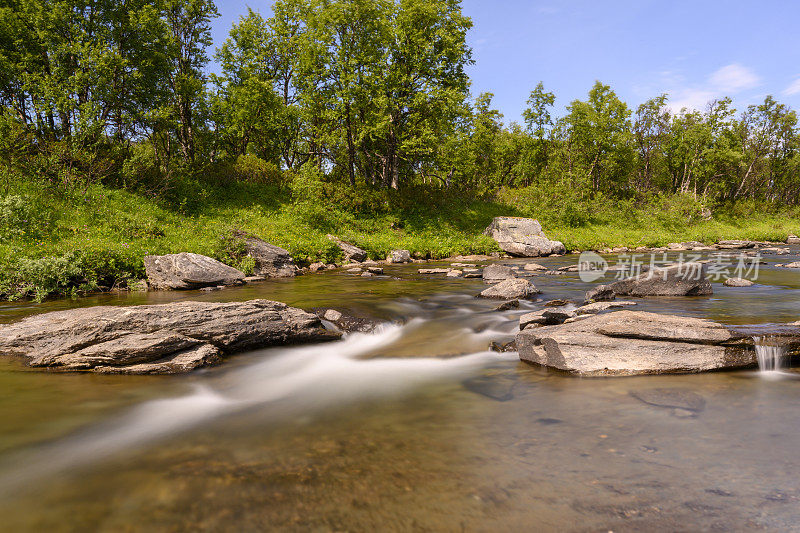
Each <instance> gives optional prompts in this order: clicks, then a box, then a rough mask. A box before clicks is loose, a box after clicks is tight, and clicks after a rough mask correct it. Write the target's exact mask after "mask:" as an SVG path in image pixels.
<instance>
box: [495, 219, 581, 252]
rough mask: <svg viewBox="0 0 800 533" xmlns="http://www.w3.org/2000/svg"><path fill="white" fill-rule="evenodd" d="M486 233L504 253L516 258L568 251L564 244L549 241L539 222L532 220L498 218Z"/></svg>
mask: <svg viewBox="0 0 800 533" xmlns="http://www.w3.org/2000/svg"><path fill="white" fill-rule="evenodd" d="M484 233H485V234H486V235H488V236H490V237H491V238H493V239H494V240H495V241H496V242H497V244H498V245H499V246H500V248H501V249H502V250H503V251H504V252H506V253H509V254H511V255H515V256H520V257H541V256H546V255H552V254H564V253H566V251H567V250H566V248H565V247H564V244H563V243H561V242H559V241H551V240H550V239H548V238H547V236H546V235H545V234H544V232H543V231H542V226H541V224H539V221H538V220H534V219H532V218H517V217H497V218H495V219H494V220H492V223H491V224H490V225H489V227H487V228H486V230H485V231H484Z"/></svg>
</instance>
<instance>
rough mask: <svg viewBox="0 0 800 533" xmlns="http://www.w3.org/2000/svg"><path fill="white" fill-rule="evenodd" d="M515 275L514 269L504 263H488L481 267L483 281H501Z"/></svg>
mask: <svg viewBox="0 0 800 533" xmlns="http://www.w3.org/2000/svg"><path fill="white" fill-rule="evenodd" d="M516 277H517V273H516V272H515V271H514V269H513V268H511V267H507V266H505V265H489V266H487V267H486V268H484V269H483V279H484V281H502V280H504V279H513V278H516Z"/></svg>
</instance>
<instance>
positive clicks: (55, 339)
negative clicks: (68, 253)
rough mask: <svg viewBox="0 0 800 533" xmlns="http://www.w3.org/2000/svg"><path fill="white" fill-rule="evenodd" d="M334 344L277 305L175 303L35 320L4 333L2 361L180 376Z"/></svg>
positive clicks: (310, 322)
mask: <svg viewBox="0 0 800 533" xmlns="http://www.w3.org/2000/svg"><path fill="white" fill-rule="evenodd" d="M336 338H339V334H338V333H334V332H331V331H328V330H326V329H325V328H324V326H323V325H322V323H321V321H320V320H319V318H318V317H317V316H315V315H313V314H311V313H307V312H305V311H303V310H302V309H296V308H293V307H289V306H287V305H286V304H283V303H280V302H272V301H269V300H252V301H249V302H232V303H213V302H177V303H170V304H164V305H141V306H131V307H105V306H100V307H86V308H78V309H70V310H67V311H56V312H53V313H45V314H41V315H35V316H32V317H29V318H26V319H24V320H22V321H20V322H17V323H14V324H10V325H6V326H2V327H0V354H2V355H15V356H21V357H24V358H26V359H27V362H28V364H29V365H30V366H34V367H50V368H56V369H63V370H94V371H96V372H106V373H110V372H119V373H138V374H146V373H179V372H187V371H189V370H192V369H194V368H197V367H200V366H207V365H210V364H215V363H217V362H219V361H220V360H221V359H222V357H223V356H224V355H227V354H231V353H236V352H241V351H244V350H251V349H256V348H262V347H266V346H275V345H283V344H295V343H303V342H319V341H326V340H333V339H336Z"/></svg>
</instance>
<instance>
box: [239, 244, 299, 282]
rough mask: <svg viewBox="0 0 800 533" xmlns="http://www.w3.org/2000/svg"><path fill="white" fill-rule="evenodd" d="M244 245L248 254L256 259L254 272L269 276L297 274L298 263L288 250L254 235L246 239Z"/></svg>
mask: <svg viewBox="0 0 800 533" xmlns="http://www.w3.org/2000/svg"><path fill="white" fill-rule="evenodd" d="M244 246H245V250H246V251H247V255H249V256H250V257H252V258H253V259H254V260H255V268H253V274H256V275H258V276H265V277H267V278H291V277H294V276H296V275H297V265H295V264H294V259H292V255H291V254H290V253H289V252H288V251H287V250H284V249H283V248H281V247H279V246H275V245H274V244H270V243H268V242H267V241H264V240H261V239H259V238H258V237H252V236H251V237H247V238H246V239H245V241H244Z"/></svg>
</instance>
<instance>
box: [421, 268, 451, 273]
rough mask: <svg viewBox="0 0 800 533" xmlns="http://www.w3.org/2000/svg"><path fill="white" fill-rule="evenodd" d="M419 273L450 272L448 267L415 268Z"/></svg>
mask: <svg viewBox="0 0 800 533" xmlns="http://www.w3.org/2000/svg"><path fill="white" fill-rule="evenodd" d="M417 272H419V273H420V274H447V273H448V272H450V269H449V268H420V269H419V270H417Z"/></svg>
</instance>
